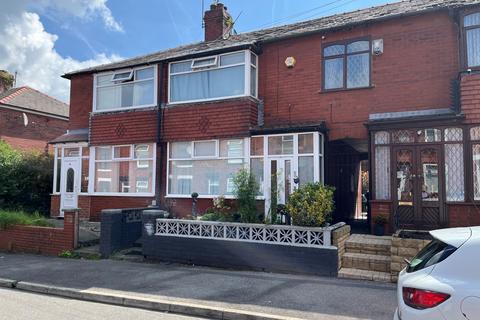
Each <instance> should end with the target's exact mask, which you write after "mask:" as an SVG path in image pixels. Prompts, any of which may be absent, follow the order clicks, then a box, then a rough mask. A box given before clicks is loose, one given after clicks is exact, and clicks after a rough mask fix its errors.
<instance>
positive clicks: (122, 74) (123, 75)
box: [112, 71, 132, 81]
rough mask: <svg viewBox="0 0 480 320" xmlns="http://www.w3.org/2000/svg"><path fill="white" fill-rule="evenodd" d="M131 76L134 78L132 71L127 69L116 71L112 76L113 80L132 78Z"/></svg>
mask: <svg viewBox="0 0 480 320" xmlns="http://www.w3.org/2000/svg"><path fill="white" fill-rule="evenodd" d="M131 78H132V72H131V71H125V72H120V73H115V74H114V75H113V77H112V80H113V81H116V80H121V81H124V80H131Z"/></svg>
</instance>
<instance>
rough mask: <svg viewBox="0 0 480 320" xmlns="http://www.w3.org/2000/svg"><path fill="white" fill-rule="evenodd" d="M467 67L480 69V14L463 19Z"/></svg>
mask: <svg viewBox="0 0 480 320" xmlns="http://www.w3.org/2000/svg"><path fill="white" fill-rule="evenodd" d="M463 27H464V34H465V40H464V41H465V46H466V48H465V49H466V50H465V52H466V60H467V67H468V68H473V67H480V12H477V13H473V14H470V15H467V16H465V17H464V18H463Z"/></svg>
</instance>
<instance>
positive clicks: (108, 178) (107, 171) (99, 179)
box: [95, 162, 118, 192]
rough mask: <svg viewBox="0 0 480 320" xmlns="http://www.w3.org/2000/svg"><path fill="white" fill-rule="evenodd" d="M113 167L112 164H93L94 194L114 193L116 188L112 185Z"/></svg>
mask: <svg viewBox="0 0 480 320" xmlns="http://www.w3.org/2000/svg"><path fill="white" fill-rule="evenodd" d="M113 167H114V166H113V163H112V162H97V163H95V192H114V190H113V189H116V188H114V186H113V185H112V183H113V181H112V177H113V176H114V171H113V169H114V168H113ZM117 171H118V170H115V172H117Z"/></svg>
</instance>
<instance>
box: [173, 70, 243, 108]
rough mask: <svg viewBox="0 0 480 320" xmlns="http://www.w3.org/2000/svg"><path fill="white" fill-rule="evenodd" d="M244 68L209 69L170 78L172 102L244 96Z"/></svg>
mask: <svg viewBox="0 0 480 320" xmlns="http://www.w3.org/2000/svg"><path fill="white" fill-rule="evenodd" d="M244 70H245V66H236V67H229V68H223V69H211V70H205V71H201V72H196V73H187V74H181V75H174V76H171V86H170V100H171V101H173V102H179V101H189V100H201V99H211V98H221V97H229V96H237V95H243V94H245V72H244Z"/></svg>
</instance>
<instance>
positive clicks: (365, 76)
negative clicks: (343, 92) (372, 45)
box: [347, 53, 370, 88]
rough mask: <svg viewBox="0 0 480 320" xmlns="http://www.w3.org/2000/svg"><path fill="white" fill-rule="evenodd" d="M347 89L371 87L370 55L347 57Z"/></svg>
mask: <svg viewBox="0 0 480 320" xmlns="http://www.w3.org/2000/svg"><path fill="white" fill-rule="evenodd" d="M347 63H348V66H347V87H348V88H360V87H367V86H369V85H370V53H362V54H355V55H351V56H348V57H347Z"/></svg>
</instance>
